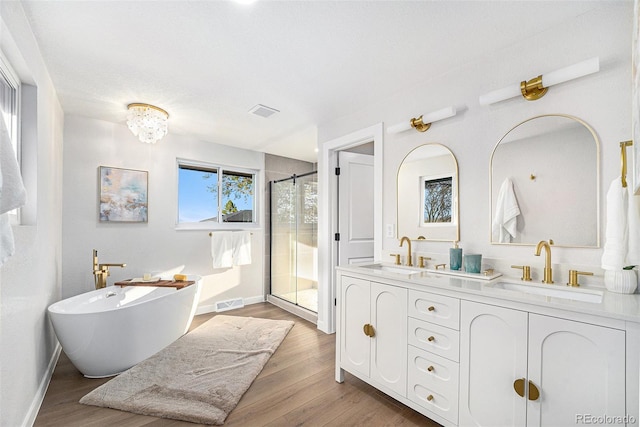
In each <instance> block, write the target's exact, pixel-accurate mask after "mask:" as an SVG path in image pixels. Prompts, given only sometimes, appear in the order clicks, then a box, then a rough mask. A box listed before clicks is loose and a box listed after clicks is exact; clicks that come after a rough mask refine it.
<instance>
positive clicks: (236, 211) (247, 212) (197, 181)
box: [178, 159, 257, 228]
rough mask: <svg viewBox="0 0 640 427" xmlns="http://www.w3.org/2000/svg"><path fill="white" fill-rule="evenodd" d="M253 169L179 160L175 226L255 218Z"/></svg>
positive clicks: (209, 226) (191, 226)
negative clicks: (176, 221)
mask: <svg viewBox="0 0 640 427" xmlns="http://www.w3.org/2000/svg"><path fill="white" fill-rule="evenodd" d="M256 174H257V171H255V170H243V169H239V168H227V167H225V166H218V165H211V164H206V163H200V162H192V161H187V160H180V159H179V160H178V225H179V226H180V225H183V226H185V225H186V226H187V228H211V225H212V224H223V223H244V224H247V223H249V224H255V223H256V222H257V221H256V218H255V217H256V200H255V199H256V197H255V187H256Z"/></svg>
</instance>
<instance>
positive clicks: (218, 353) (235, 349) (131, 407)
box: [80, 315, 294, 425]
mask: <svg viewBox="0 0 640 427" xmlns="http://www.w3.org/2000/svg"><path fill="white" fill-rule="evenodd" d="M293 324H294V323H293V322H292V321H289V320H270V319H257V318H252V317H236V316H221V315H218V316H215V317H213V318H211V319H210V320H208V321H207V322H205V323H204V324H202V325H201V326H199V327H198V328H196V329H194V330H193V331H191V332H189V333H188V334H186V335H183V336H182V337H181V338H180V339H178V340H177V341H175V342H174V343H172V344H171V345H169V346H168V347H166V348H165V349H163V350H161V351H160V352H158V353H156V354H155V355H153V356H151V357H150V358H148V359H146V360H144V361H142V362H140V363H139V364H137V365H136V366H134V367H133V368H131V369H129V370H128V371H125V372H123V373H122V374H120V375H118V376H117V377H115V378H114V379H112V380H110V381H109V382H107V383H105V384H103V385H102V386H100V387H98V388H96V389H95V390H93V391H92V392H91V393H89V394H87V395H86V396H84V397H83V398H82V399H80V403H83V404H86V405H95V406H102V407H107V408H114V409H120V410H122V411H128V412H134V413H137V414H142V415H151V416H154V417H162V418H172V419H177V420H183V421H190V422H194V423H201V424H216V425H220V424H223V423H224V420H225V419H226V418H227V415H229V412H231V411H232V410H233V408H235V407H236V405H237V404H238V401H239V400H240V398H241V397H242V395H243V394H244V393H245V391H247V389H248V388H249V386H250V385H251V383H252V382H253V380H254V379H255V378H256V376H257V375H258V374H259V373H260V371H261V370H262V368H263V367H264V365H265V364H266V363H267V361H268V360H269V358H270V357H271V355H272V354H273V353H274V352H275V351H276V349H277V348H278V346H279V345H280V343H281V342H282V340H284V338H285V336H286V335H287V333H288V332H289V330H291V328H292V327H293Z"/></svg>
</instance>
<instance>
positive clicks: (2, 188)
mask: <svg viewBox="0 0 640 427" xmlns="http://www.w3.org/2000/svg"><path fill="white" fill-rule="evenodd" d="M26 200H27V192H26V190H25V188H24V184H23V182H22V176H21V175H20V167H19V166H18V161H17V160H16V155H15V152H14V151H13V147H12V146H11V138H10V137H9V132H8V131H7V129H6V126H5V123H4V120H2V119H0V266H2V264H4V262H5V261H6V260H7V259H8V258H9V257H10V256H11V255H13V253H14V252H15V245H14V241H13V231H12V230H11V226H10V225H9V217H8V214H7V212H9V211H11V210H13V209H16V208H19V207H20V206H22V205H24V204H25V203H26Z"/></svg>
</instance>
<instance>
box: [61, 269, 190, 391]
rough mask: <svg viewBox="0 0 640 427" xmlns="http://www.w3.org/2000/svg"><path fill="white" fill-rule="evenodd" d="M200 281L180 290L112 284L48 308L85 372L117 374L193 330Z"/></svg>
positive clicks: (67, 348)
mask: <svg viewBox="0 0 640 427" xmlns="http://www.w3.org/2000/svg"><path fill="white" fill-rule="evenodd" d="M201 279H202V278H201V277H200V276H188V280H194V281H196V283H194V284H193V285H190V286H186V287H184V288H182V289H180V290H176V288H161V287H156V286H127V287H123V288H121V287H119V286H107V287H106V288H103V289H98V290H95V291H91V292H87V293H84V294H80V295H77V296H74V297H71V298H67V299H64V300H62V301H59V302H57V303H55V304H52V305H51V306H49V308H48V312H49V318H50V319H51V323H52V324H53V329H54V330H55V332H56V335H57V336H58V340H59V341H60V344H61V345H62V349H63V350H64V352H65V353H66V354H67V356H69V359H71V362H72V363H73V364H74V365H75V367H76V368H78V370H79V371H80V372H82V374H84V376H86V377H89V378H101V377H108V376H112V375H117V374H119V373H121V372H123V371H126V370H127V369H129V368H131V367H132V366H134V365H136V364H137V363H139V362H141V361H143V360H144V359H146V358H148V357H149V356H152V355H153V354H155V353H157V352H158V351H160V350H162V349H163V348H164V347H166V346H168V345H169V344H171V343H172V342H173V341H175V340H176V339H178V338H180V337H181V336H182V335H183V334H185V333H186V332H187V330H188V329H189V326H190V325H191V321H192V320H193V316H194V314H195V312H196V308H197V305H198V299H199V296H200V286H201V282H202V280H201Z"/></svg>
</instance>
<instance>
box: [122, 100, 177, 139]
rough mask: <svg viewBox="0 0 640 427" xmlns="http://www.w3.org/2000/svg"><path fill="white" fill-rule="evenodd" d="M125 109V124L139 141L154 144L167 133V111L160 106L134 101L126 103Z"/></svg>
mask: <svg viewBox="0 0 640 427" xmlns="http://www.w3.org/2000/svg"><path fill="white" fill-rule="evenodd" d="M127 109H128V110H129V114H128V115H127V126H129V130H130V131H131V132H132V133H133V134H134V135H135V136H137V137H138V139H139V140H140V141H142V142H146V143H147V144H155V143H156V141H158V140H160V139H162V137H163V136H165V135H166V134H167V120H168V119H169V113H167V112H166V111H164V110H163V109H162V108H159V107H156V106H154V105H149V104H140V103H135V104H129V105H127Z"/></svg>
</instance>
